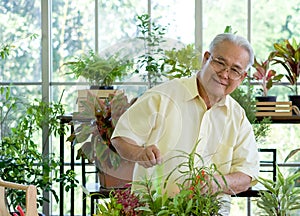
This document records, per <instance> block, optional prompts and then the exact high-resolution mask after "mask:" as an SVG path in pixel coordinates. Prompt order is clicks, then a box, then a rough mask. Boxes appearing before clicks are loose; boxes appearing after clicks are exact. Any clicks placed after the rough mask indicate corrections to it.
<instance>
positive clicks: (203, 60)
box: [202, 51, 211, 65]
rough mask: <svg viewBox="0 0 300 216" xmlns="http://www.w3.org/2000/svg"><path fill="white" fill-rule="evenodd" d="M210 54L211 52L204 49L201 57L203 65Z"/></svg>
mask: <svg viewBox="0 0 300 216" xmlns="http://www.w3.org/2000/svg"><path fill="white" fill-rule="evenodd" d="M210 56H211V54H210V53H209V52H208V51H206V52H205V53H204V55H203V59H202V64H203V65H204V64H205V63H206V62H207V61H208V59H209V57H210Z"/></svg>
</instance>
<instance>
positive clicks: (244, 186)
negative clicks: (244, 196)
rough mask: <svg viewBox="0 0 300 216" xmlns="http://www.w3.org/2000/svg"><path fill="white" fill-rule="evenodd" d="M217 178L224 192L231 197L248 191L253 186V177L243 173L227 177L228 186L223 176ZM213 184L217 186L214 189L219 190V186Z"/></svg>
mask: <svg viewBox="0 0 300 216" xmlns="http://www.w3.org/2000/svg"><path fill="white" fill-rule="evenodd" d="M215 177H216V180H217V181H218V182H219V184H220V186H221V190H222V192H223V193H226V194H229V195H234V194H238V193H240V192H243V191H246V190H248V188H249V187H250V185H251V177H250V176H248V175H246V174H244V173H242V172H235V173H231V174H228V175H225V176H224V178H225V180H226V184H225V182H224V180H223V179H222V177H221V176H219V175H218V176H215ZM213 184H215V186H214V187H215V189H217V188H218V186H217V184H216V183H213Z"/></svg>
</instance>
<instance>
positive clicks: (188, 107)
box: [112, 33, 259, 215]
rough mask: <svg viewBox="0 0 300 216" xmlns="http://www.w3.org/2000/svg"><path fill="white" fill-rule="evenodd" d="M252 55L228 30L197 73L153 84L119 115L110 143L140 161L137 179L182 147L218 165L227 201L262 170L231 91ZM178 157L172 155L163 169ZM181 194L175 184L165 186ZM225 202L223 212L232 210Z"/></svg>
mask: <svg viewBox="0 0 300 216" xmlns="http://www.w3.org/2000/svg"><path fill="white" fill-rule="evenodd" d="M253 59H254V54H253V50H252V47H251V45H250V44H249V42H248V41H247V40H246V39H245V38H243V37H241V36H238V35H235V34H229V33H224V34H220V35H217V36H216V37H215V38H214V39H213V41H212V42H211V44H210V46H209V49H208V51H206V52H205V53H204V56H203V59H202V69H201V70H200V71H199V72H198V73H197V74H196V75H195V76H193V77H190V78H182V79H174V80H171V81H169V82H166V83H163V84H161V85H158V86H156V87H154V88H152V89H149V90H148V91H147V92H145V94H144V95H142V96H141V97H140V98H139V99H138V100H137V101H136V103H135V104H134V105H133V106H132V107H130V109H128V110H127V111H126V112H125V113H124V114H123V115H122V116H121V118H120V120H119V121H118V124H117V126H116V128H115V131H114V134H113V137H112V143H113V145H114V147H115V148H116V149H117V151H118V153H119V154H120V155H121V156H122V157H123V158H125V159H127V160H130V161H135V162H136V163H137V165H136V167H135V172H134V180H138V179H140V178H141V177H143V176H144V175H146V174H148V175H153V173H158V172H156V169H155V167H156V166H155V165H157V164H161V163H165V162H166V161H167V160H168V159H169V158H172V157H173V156H175V155H176V154H178V151H176V150H182V151H185V152H190V151H191V150H192V149H193V147H194V146H195V144H196V143H197V142H199V143H198V146H197V153H199V154H200V155H201V157H202V158H203V161H204V163H205V164H204V165H209V164H212V163H214V164H216V166H217V168H218V170H219V171H220V172H221V173H222V175H223V176H224V178H225V179H226V184H225V183H224V181H223V180H222V178H221V176H219V175H217V174H216V175H215V178H216V179H217V180H218V182H219V184H220V185H221V187H219V186H217V184H216V183H215V182H212V184H213V190H215V191H217V190H219V191H222V193H223V194H224V196H223V197H224V198H225V199H226V200H228V199H229V198H230V195H233V194H236V193H239V192H242V191H245V190H247V189H248V188H249V187H250V186H251V183H252V182H254V181H255V178H256V177H257V175H258V171H259V159H258V158H259V157H258V150H257V146H256V142H255V137H254V133H253V130H252V126H251V124H250V123H249V121H248V119H247V117H246V115H245V112H244V110H243V109H242V108H241V106H240V105H239V104H238V103H237V102H236V101H235V100H234V99H233V98H231V97H230V96H229V94H230V93H231V92H233V91H234V90H235V89H236V88H237V87H238V86H239V85H240V84H241V83H242V81H243V80H244V78H245V77H246V76H247V70H248V69H249V68H250V66H251V65H252V64H253ZM178 163H179V162H178V161H177V160H172V162H171V163H170V161H169V160H168V163H167V162H166V164H165V166H163V167H164V171H163V173H164V174H167V173H169V172H170V171H171V170H172V169H173V168H174V167H176V165H178ZM167 191H168V193H170V194H172V193H177V192H178V188H176V184H175V183H174V185H172V184H171V185H170V186H169V187H168V188H167ZM229 207H230V206H228V205H224V208H222V210H221V211H220V213H221V214H222V215H228V214H229V210H230V208H229Z"/></svg>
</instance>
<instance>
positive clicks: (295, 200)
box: [257, 166, 300, 216]
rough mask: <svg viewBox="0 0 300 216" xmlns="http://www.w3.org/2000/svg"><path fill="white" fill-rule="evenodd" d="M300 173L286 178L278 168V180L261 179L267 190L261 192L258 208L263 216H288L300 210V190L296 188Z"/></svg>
mask: <svg viewBox="0 0 300 216" xmlns="http://www.w3.org/2000/svg"><path fill="white" fill-rule="evenodd" d="M299 177H300V172H296V173H294V174H289V175H288V176H287V177H285V176H284V175H283V174H282V172H281V171H280V169H279V168H278V166H277V180H276V182H274V181H273V180H270V179H266V178H262V177H259V179H258V181H259V182H260V183H261V184H262V185H263V186H264V187H265V188H266V190H261V191H260V192H259V195H260V196H259V198H258V200H257V206H258V207H259V208H260V209H261V211H262V212H261V215H275V216H288V215H292V213H293V212H294V213H295V210H298V209H300V188H299V187H295V184H296V181H295V180H296V179H299Z"/></svg>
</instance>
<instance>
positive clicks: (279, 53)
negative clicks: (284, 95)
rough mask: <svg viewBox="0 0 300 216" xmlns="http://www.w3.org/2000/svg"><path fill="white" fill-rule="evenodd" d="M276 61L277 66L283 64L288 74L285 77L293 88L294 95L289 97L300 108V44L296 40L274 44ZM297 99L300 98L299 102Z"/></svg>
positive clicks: (274, 60)
mask: <svg viewBox="0 0 300 216" xmlns="http://www.w3.org/2000/svg"><path fill="white" fill-rule="evenodd" d="M274 48H275V51H274V53H273V54H274V59H273V60H272V61H273V62H274V63H275V64H281V65H282V66H283V67H284V68H285V70H286V72H287V74H286V75H285V77H286V78H287V79H288V81H289V82H290V84H291V85H292V87H291V88H290V89H291V90H292V92H293V95H289V98H290V101H292V102H293V104H294V105H296V106H298V108H299V107H300V98H299V97H298V84H297V81H298V78H299V74H300V44H299V43H297V41H296V39H295V38H293V39H292V41H291V42H290V41H289V40H287V39H286V40H284V41H282V42H281V43H275V44H274ZM297 98H299V99H298V100H297Z"/></svg>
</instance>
